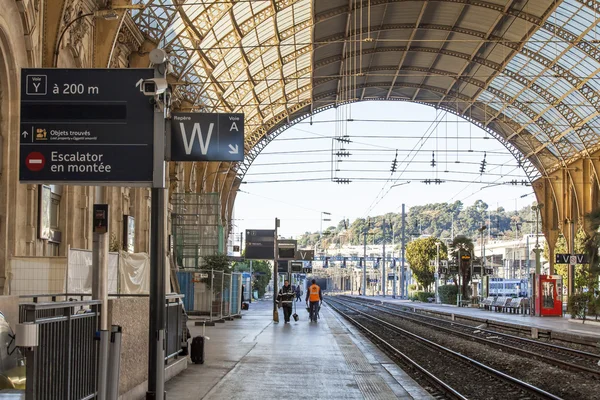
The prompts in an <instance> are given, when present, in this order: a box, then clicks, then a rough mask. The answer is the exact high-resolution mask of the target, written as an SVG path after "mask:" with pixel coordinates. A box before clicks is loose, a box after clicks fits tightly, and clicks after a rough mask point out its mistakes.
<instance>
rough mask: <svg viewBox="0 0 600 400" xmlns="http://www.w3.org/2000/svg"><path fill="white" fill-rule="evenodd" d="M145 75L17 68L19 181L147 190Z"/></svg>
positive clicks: (149, 151)
mask: <svg viewBox="0 0 600 400" xmlns="http://www.w3.org/2000/svg"><path fill="white" fill-rule="evenodd" d="M153 77H154V70H152V69H54V68H53V69H23V70H22V71H21V130H20V132H19V137H20V153H21V154H20V170H19V179H20V181H21V182H28V183H33V182H43V183H59V184H60V183H68V184H81V185H90V184H106V185H113V186H119V185H120V186H150V185H151V182H152V173H153V143H154V135H153V126H154V109H153V106H152V104H151V103H150V98H149V97H147V96H145V95H144V94H143V93H142V92H141V91H140V85H141V83H142V82H143V80H145V79H151V78H153Z"/></svg>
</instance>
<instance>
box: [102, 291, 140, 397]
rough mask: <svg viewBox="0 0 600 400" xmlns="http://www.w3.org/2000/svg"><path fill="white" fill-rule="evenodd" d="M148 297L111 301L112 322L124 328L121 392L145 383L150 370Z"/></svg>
mask: <svg viewBox="0 0 600 400" xmlns="http://www.w3.org/2000/svg"><path fill="white" fill-rule="evenodd" d="M148 307H149V301H148V298H147V297H128V298H120V299H110V300H109V301H108V323H109V325H120V326H121V327H122V328H123V336H122V338H121V339H122V340H121V374H120V382H119V395H122V394H125V393H127V392H129V391H130V390H133V389H135V388H136V387H137V386H138V385H140V384H142V383H144V382H145V381H146V379H147V377H148V376H147V375H148V374H147V372H148V371H147V370H148V313H149V308H148Z"/></svg>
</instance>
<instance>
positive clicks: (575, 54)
mask: <svg viewBox="0 0 600 400" xmlns="http://www.w3.org/2000/svg"><path fill="white" fill-rule="evenodd" d="M586 57H587V56H586V55H585V53H584V52H582V51H581V50H579V49H575V48H571V49H569V51H567V52H566V53H565V54H563V56H562V57H560V59H559V60H558V62H559V64H560V65H561V66H563V67H564V68H566V69H571V68H573V67H574V66H575V65H577V64H578V63H580V62H581V60H583V59H584V58H586Z"/></svg>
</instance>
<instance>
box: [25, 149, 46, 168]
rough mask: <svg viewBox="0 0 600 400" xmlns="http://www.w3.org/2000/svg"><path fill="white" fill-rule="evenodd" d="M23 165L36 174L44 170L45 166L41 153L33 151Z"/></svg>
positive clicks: (44, 159)
mask: <svg viewBox="0 0 600 400" xmlns="http://www.w3.org/2000/svg"><path fill="white" fill-rule="evenodd" d="M25 165H26V166H27V169H29V170H30V171H33V172H37V171H40V170H41V169H42V168H44V165H46V158H45V157H44V155H43V154H42V153H40V152H38V151H34V152H31V153H29V155H28V156H27V158H26V159H25Z"/></svg>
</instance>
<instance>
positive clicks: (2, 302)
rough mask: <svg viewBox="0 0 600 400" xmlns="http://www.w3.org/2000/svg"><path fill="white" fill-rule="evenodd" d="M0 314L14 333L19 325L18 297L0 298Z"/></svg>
mask: <svg viewBox="0 0 600 400" xmlns="http://www.w3.org/2000/svg"><path fill="white" fill-rule="evenodd" d="M0 312H1V313H2V314H4V317H5V318H6V320H7V321H8V323H9V325H10V327H11V328H12V330H13V331H14V330H15V329H16V328H15V327H16V326H17V324H18V323H19V296H0Z"/></svg>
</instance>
